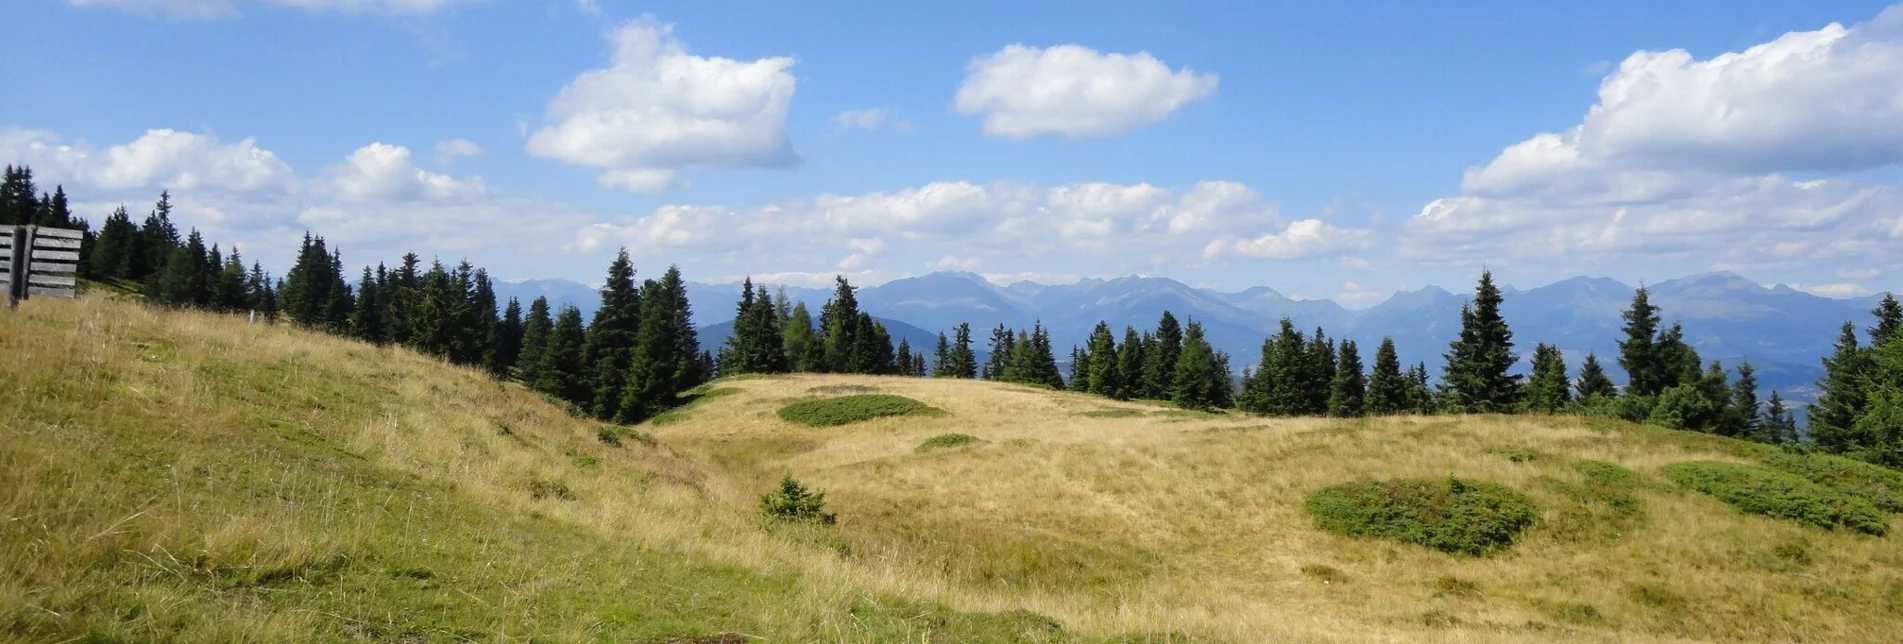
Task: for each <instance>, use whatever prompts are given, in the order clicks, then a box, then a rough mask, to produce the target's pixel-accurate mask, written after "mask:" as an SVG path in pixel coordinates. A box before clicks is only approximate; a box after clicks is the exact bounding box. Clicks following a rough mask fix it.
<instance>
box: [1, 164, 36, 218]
mask: <svg viewBox="0 0 1903 644" xmlns="http://www.w3.org/2000/svg"><path fill="white" fill-rule="evenodd" d="M33 195H34V189H33V169H32V168H28V167H26V166H24V165H22V166H18V167H15V166H13V165H11V164H9V165H7V167H6V177H5V180H4V181H0V226H11V225H16V224H17V225H28V224H32V223H33V219H34V214H35V213H34V210H35V206H34V205H33V203H32V202H33Z"/></svg>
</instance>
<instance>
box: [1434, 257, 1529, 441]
mask: <svg viewBox="0 0 1903 644" xmlns="http://www.w3.org/2000/svg"><path fill="white" fill-rule="evenodd" d="M1502 300H1503V298H1502V297H1501V295H1500V289H1499V288H1498V287H1496V286H1494V284H1493V272H1492V271H1482V272H1481V274H1480V283H1479V284H1478V285H1477V286H1476V287H1475V288H1474V299H1473V303H1472V304H1471V305H1468V306H1463V307H1461V314H1460V337H1459V338H1458V339H1456V340H1454V341H1453V343H1452V344H1451V345H1450V346H1449V347H1448V351H1447V355H1446V358H1447V364H1446V366H1445V367H1444V368H1443V372H1442V376H1441V381H1442V385H1441V386H1442V392H1443V394H1444V397H1445V398H1446V400H1445V401H1444V402H1443V406H1445V407H1448V408H1450V409H1453V410H1455V411H1460V412H1465V413H1500V412H1507V411H1511V410H1513V409H1514V408H1515V407H1516V406H1517V405H1518V404H1519V400H1520V376H1519V375H1517V374H1511V373H1508V372H1507V371H1508V370H1509V369H1511V368H1512V367H1513V364H1514V363H1515V362H1518V361H1519V356H1517V355H1515V354H1514V353H1513V331H1512V330H1511V329H1509V328H1508V327H1507V323H1506V319H1505V318H1502V317H1501V316H1500V303H1501V302H1502Z"/></svg>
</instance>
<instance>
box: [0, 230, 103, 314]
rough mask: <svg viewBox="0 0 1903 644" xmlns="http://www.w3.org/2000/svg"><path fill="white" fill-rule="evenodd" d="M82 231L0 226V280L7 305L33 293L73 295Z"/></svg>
mask: <svg viewBox="0 0 1903 644" xmlns="http://www.w3.org/2000/svg"><path fill="white" fill-rule="evenodd" d="M85 235H86V233H85V232H84V231H79V230H73V229H70V228H47V227H44V226H0V282H4V283H5V284H6V286H7V308H16V307H18V306H20V300H24V299H28V298H30V297H33V296H35V295H44V296H48V297H64V298H69V299H70V298H72V297H73V292H74V289H75V288H76V287H77V286H78V284H79V280H78V272H79V245H80V242H81V241H82V240H84V239H85Z"/></svg>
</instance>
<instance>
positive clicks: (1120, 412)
mask: <svg viewBox="0 0 1903 644" xmlns="http://www.w3.org/2000/svg"><path fill="white" fill-rule="evenodd" d="M1077 415H1079V416H1083V417H1085V418H1135V417H1137V416H1142V415H1143V410H1141V409H1092V410H1090V411H1085V412H1078V413H1077Z"/></svg>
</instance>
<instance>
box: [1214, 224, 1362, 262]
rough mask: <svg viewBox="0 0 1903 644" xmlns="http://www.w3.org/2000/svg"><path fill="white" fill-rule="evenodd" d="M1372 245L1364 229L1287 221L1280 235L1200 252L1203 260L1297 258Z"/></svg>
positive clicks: (1216, 245) (1221, 242)
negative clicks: (1229, 256) (1224, 258)
mask: <svg viewBox="0 0 1903 644" xmlns="http://www.w3.org/2000/svg"><path fill="white" fill-rule="evenodd" d="M1373 243H1374V240H1373V239H1372V234H1371V233H1369V232H1368V231H1366V230H1361V229H1355V228H1337V227H1335V226H1333V225H1330V224H1329V223H1327V222H1324V221H1322V220H1320V219H1303V220H1300V221H1295V222H1291V223H1290V224H1289V225H1288V227H1287V228H1284V229H1283V230H1282V232H1280V233H1268V234H1264V235H1261V236H1257V237H1254V238H1246V239H1227V240H1222V239H1219V240H1216V241H1212V242H1209V245H1208V246H1206V247H1205V248H1204V249H1203V255H1204V256H1206V257H1218V256H1222V255H1236V256H1241V257H1252V258H1256V259H1301V258H1304V257H1313V256H1315V255H1321V254H1325V253H1332V252H1337V251H1342V250H1348V249H1362V248H1367V247H1368V246H1370V245H1372V244H1373Z"/></svg>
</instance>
